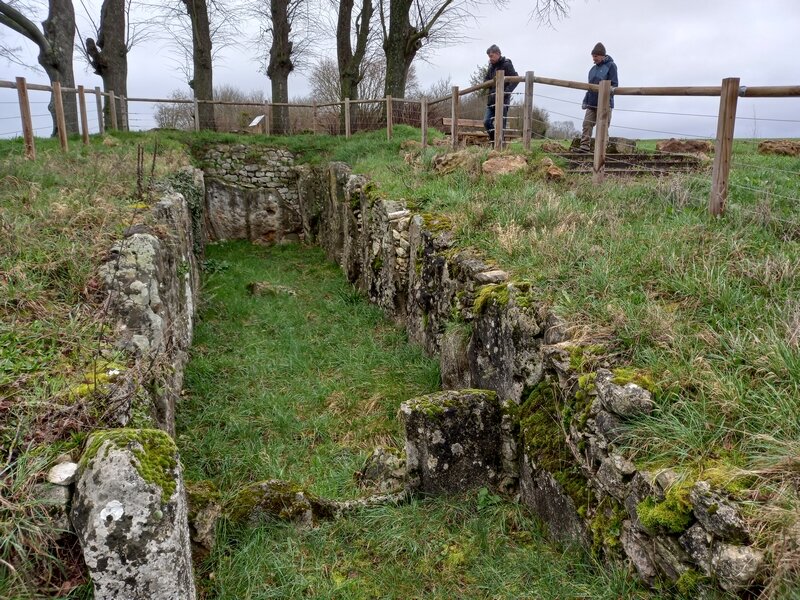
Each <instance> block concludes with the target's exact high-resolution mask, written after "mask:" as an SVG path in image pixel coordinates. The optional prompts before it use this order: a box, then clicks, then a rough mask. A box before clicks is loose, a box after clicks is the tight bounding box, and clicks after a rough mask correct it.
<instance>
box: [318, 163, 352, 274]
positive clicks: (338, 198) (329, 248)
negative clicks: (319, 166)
mask: <svg viewBox="0 0 800 600" xmlns="http://www.w3.org/2000/svg"><path fill="white" fill-rule="evenodd" d="M350 174H351V171H350V167H348V166H347V165H346V164H344V163H337V162H333V163H330V165H329V166H328V170H327V173H326V179H327V183H326V186H325V189H326V191H325V195H324V197H323V199H322V202H323V204H322V214H321V216H320V221H321V223H324V226H322V227H320V232H319V245H320V246H321V247H322V249H323V250H325V256H327V257H328V260H331V261H333V262H335V263H336V264H342V263H341V260H342V250H343V248H344V232H345V229H344V222H343V216H344V212H343V211H344V206H345V205H346V201H345V197H346V196H345V186H346V185H347V181H348V179H349V178H350ZM347 208H348V210H349V207H347Z"/></svg>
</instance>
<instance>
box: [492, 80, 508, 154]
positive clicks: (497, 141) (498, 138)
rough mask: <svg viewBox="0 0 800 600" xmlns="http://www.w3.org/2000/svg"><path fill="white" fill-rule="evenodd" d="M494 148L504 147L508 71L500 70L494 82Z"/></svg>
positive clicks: (500, 148)
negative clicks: (504, 116) (504, 115)
mask: <svg viewBox="0 0 800 600" xmlns="http://www.w3.org/2000/svg"><path fill="white" fill-rule="evenodd" d="M494 86H495V87H494V149H495V150H502V149H503V124H504V123H503V121H504V119H503V112H504V110H505V101H506V98H505V89H506V72H505V71H503V70H500V71H498V72H497V75H496V76H495V82H494Z"/></svg>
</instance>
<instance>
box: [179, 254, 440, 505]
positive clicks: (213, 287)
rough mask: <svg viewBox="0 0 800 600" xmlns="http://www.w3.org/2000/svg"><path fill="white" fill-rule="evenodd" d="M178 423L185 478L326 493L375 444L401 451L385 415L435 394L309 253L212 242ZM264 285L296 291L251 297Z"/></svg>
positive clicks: (380, 321) (407, 356)
mask: <svg viewBox="0 0 800 600" xmlns="http://www.w3.org/2000/svg"><path fill="white" fill-rule="evenodd" d="M208 257H209V260H211V261H214V263H215V264H218V265H219V264H223V265H228V267H227V268H224V269H222V270H219V271H217V272H216V273H212V274H210V275H208V276H207V279H206V281H205V287H204V306H203V310H202V312H201V318H200V321H199V323H198V328H197V333H196V337H195V341H194V346H193V349H192V360H191V361H190V363H189V365H188V367H187V371H186V394H187V395H186V399H185V400H184V402H183V404H182V405H181V411H180V414H179V418H178V441H179V444H180V451H181V457H182V458H183V461H184V463H185V464H186V466H187V476H188V477H189V478H190V479H196V480H199V479H209V478H210V479H213V480H214V481H215V483H216V484H217V486H218V487H219V488H220V489H223V490H231V487H232V486H234V485H237V486H241V485H242V484H243V483H246V482H250V481H260V480H264V479H270V478H283V479H291V480H293V481H295V482H296V483H299V484H301V485H303V486H305V487H307V488H308V489H310V490H311V491H313V492H315V493H317V494H320V495H324V496H330V497H335V498H341V499H343V498H348V497H353V496H355V495H357V490H356V488H355V486H354V482H353V477H352V476H353V473H354V472H355V471H356V470H358V469H359V468H360V467H361V466H362V464H363V461H364V459H365V458H366V456H367V455H368V454H369V453H370V452H371V451H372V449H373V448H374V447H375V446H378V445H394V446H397V445H402V444H403V441H402V439H403V436H402V432H401V431H399V430H398V425H397V421H396V420H395V419H394V414H395V412H396V411H397V410H398V409H399V407H400V403H401V402H402V401H403V400H406V399H408V398H411V397H414V396H417V395H421V394H426V393H429V392H431V391H433V390H435V389H437V388H438V383H439V379H438V378H439V371H438V363H437V362H436V361H434V360H433V359H429V358H426V357H424V355H423V354H422V353H421V351H420V350H419V349H417V348H412V347H410V346H409V345H408V344H407V341H406V336H405V333H404V332H403V331H402V330H400V329H398V328H397V327H395V326H393V325H391V324H389V323H388V322H387V321H386V320H385V319H384V317H383V315H382V313H381V311H380V310H379V309H377V308H375V307H373V306H370V305H369V304H368V303H366V302H365V301H364V300H363V299H361V298H360V297H359V296H358V294H357V293H356V292H355V290H354V289H353V288H352V287H351V286H350V285H349V284H347V283H346V281H344V279H343V278H342V276H341V273H340V272H339V270H338V268H337V267H336V266H335V265H333V264H330V263H327V262H326V261H325V260H324V257H323V255H322V252H321V250H319V249H301V248H299V247H296V246H280V247H275V248H264V247H254V246H251V245H250V244H248V243H231V244H226V245H224V246H210V247H209V248H208ZM223 261H224V262H223ZM255 281H269V282H271V283H274V284H277V285H283V286H287V287H289V288H290V289H292V290H293V291H295V292H296V295H295V296H291V295H278V296H269V295H265V296H254V295H251V294H250V293H249V292H248V290H247V285H248V284H249V283H251V282H255Z"/></svg>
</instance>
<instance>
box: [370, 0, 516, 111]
mask: <svg viewBox="0 0 800 600" xmlns="http://www.w3.org/2000/svg"><path fill="white" fill-rule="evenodd" d="M488 1H490V2H491V3H493V4H496V5H502V4H503V3H504V1H505V0H488ZM483 3H484V0H389V4H388V6H386V4H385V2H384V0H380V10H379V15H380V21H381V31H382V35H383V37H382V40H383V51H384V55H385V56H386V87H385V93H386V95H391V96H393V97H395V98H403V97H404V96H403V94H404V91H405V88H406V81H405V80H406V77H407V76H408V69H409V68H410V67H411V63H412V62H413V61H414V59H415V58H416V57H417V54H418V53H419V52H420V51H421V50H422V49H423V47H427V48H435V47H436V46H437V45H440V44H443V43H452V42H453V41H455V40H459V39H462V38H463V34H462V29H463V28H462V24H463V23H464V21H467V20H470V19H474V16H473V14H474V9H475V7H477V6H479V5H481V4H483Z"/></svg>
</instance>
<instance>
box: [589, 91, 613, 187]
mask: <svg viewBox="0 0 800 600" xmlns="http://www.w3.org/2000/svg"><path fill="white" fill-rule="evenodd" d="M610 115H611V81H609V80H608V79H606V80H604V81H601V82H600V92H599V94H598V95H597V123H596V124H595V136H594V163H593V164H592V183H595V184H600V183H603V180H604V179H605V176H606V146H607V145H608V123H609V116H610Z"/></svg>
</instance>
